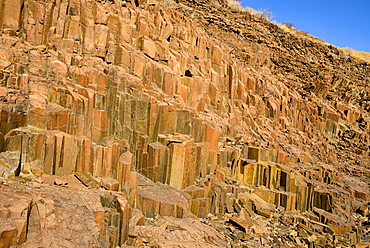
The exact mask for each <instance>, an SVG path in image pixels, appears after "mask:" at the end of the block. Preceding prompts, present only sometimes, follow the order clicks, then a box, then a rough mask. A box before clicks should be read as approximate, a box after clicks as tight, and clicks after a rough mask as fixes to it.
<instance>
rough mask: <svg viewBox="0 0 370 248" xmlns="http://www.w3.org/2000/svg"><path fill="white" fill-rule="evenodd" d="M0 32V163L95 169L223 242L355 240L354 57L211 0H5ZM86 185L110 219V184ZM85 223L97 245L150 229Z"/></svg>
mask: <svg viewBox="0 0 370 248" xmlns="http://www.w3.org/2000/svg"><path fill="white" fill-rule="evenodd" d="M0 31H1V37H0V39H1V40H0V100H1V104H0V111H1V120H0V121H1V122H0V152H1V153H0V176H1V178H4V179H5V178H6V179H9V180H11V179H12V178H14V177H17V176H21V177H22V178H37V177H40V176H41V175H42V174H48V175H58V176H65V175H70V174H75V175H76V176H77V177H78V178H79V179H80V180H81V181H82V183H84V179H83V178H84V177H86V176H89V177H95V178H99V177H100V178H109V179H104V180H101V183H100V184H101V185H102V186H103V187H104V188H106V189H108V190H118V191H120V192H123V193H124V194H125V195H126V196H127V203H128V204H129V205H130V206H131V207H133V208H135V207H136V208H139V209H141V211H142V213H143V214H144V215H145V216H146V217H147V218H157V217H158V216H159V215H160V216H169V217H168V218H169V219H170V217H175V218H188V217H191V216H197V217H199V218H204V219H206V218H207V219H208V220H207V221H208V224H209V225H213V227H214V228H215V229H216V230H218V231H219V232H222V233H223V234H224V235H226V236H228V237H231V238H230V240H228V242H229V244H235V243H238V242H239V243H243V242H244V243H243V244H245V245H247V244H248V245H251V246H256V245H260V246H263V245H265V246H267V247H271V246H270V245H272V244H274V243H278V241H276V239H274V237H275V236H277V235H276V233H275V232H278V236H279V238H280V241H279V242H285V243H287V244H289V245H295V244H300V245H305V246H312V245H318V246H319V245H320V246H325V245H327V246H330V245H331V246H340V245H342V246H349V245H356V244H358V243H359V242H360V241H361V239H363V240H366V237H365V234H366V231H365V230H366V225H367V224H366V223H367V220H366V218H367V216H368V213H367V214H365V213H362V212H361V213H362V214H361V215H356V214H355V211H356V210H357V209H358V208H360V207H364V206H365V207H366V205H367V204H368V202H369V167H368V165H369V161H370V159H369V129H370V116H369V106H368V101H367V100H368V92H369V90H368V82H369V71H370V65H369V64H368V63H367V62H364V61H360V60H357V59H355V58H352V57H348V56H347V55H344V54H343V53H342V52H341V51H340V50H338V49H337V48H335V47H333V46H330V45H327V44H322V43H320V42H317V41H315V40H312V39H308V38H307V37H305V36H298V35H296V34H292V33H291V32H287V31H286V30H285V29H284V28H282V27H279V26H276V25H273V24H271V23H269V22H267V21H266V20H264V19H263V18H260V17H256V16H253V15H251V14H249V13H246V12H238V13H232V12H230V11H229V10H228V8H227V4H226V2H223V1H220V2H219V4H218V5H217V4H214V3H212V2H210V1H204V2H196V1H195V2H192V3H190V2H180V3H175V2H170V1H167V2H166V3H160V2H156V1H153V0H143V1H132V2H126V1H92V0H85V1H74V0H68V1H64V0H63V1H53V0H51V1H34V0H16V1H14V0H4V1H2V2H1V3H0ZM138 173H139V174H138ZM79 175H80V177H79ZM142 175H143V176H145V177H146V178H143V177H142ZM4 179H2V180H4ZM87 180H90V181H89V182H92V180H95V179H89V178H88V179H87ZM97 181H99V179H98V180H97ZM61 185H62V184H61ZM84 185H86V186H90V187H93V186H92V185H96V183H93V184H91V185H90V184H89V183H86V182H85V183H84ZM94 192H95V191H94ZM109 192H110V191H109ZM8 194H10V193H8ZM35 194H36V193H35ZM56 194H57V193H56ZM89 194H93V196H91V199H92V200H91V201H94V200H93V199H95V198H96V197H98V196H99V197H100V198H101V199H100V203H99V204H100V205H101V206H102V208H104V209H106V210H105V211H103V212H102V213H104V214H103V215H104V216H101V218H106V219H112V222H114V221H113V220H117V218H118V219H119V218H122V212H123V210H120V207H119V206H121V205H120V204H121V203H120V200H117V201H116V200H115V199H116V198H115V197H118V196H117V194H118V193H115V194H114V196H111V195H110V194H111V193H104V194H97V193H89ZM107 194H108V195H107ZM36 195H37V194H36ZM36 195H35V197H36ZM118 195H119V194H118ZM50 197H51V196H50ZM58 197H59V195H56V196H55V199H56V198H58ZM94 197H95V198H94ZM99 197H98V198H99ZM112 197H113V198H114V199H113V198H112ZM31 198H32V197H31ZM31 198H30V199H31ZM27 199H28V198H27ZM117 199H118V198H117ZM96 201H97V202H98V200H96ZM122 201H123V200H122ZM27 202H28V203H27V204H28V205H27V204H26V205H27V206H28V207H27V208H29V209H31V207H30V206H32V204H34V203H32V201H28V200H27ZM112 202H115V204H113V205H114V206H112ZM117 202H118V203H117ZM97 204H98V203H97ZM125 209H129V207H128V206H127V208H125ZM29 211H31V210H29ZM127 211H128V210H127ZM119 215H120V216H121V217H117V216H119ZM127 215H130V216H131V214H129V213H128V214H127ZM39 216H41V215H39ZM256 216H257V217H256ZM297 216H298V217H297ZM19 218H20V217H19ZM40 218H41V219H42V218H46V216H45V217H40ZM125 218H127V220H128V218H129V217H127V216H126V217H125ZM259 218H267V219H269V221H270V222H269V224H267V223H265V224H266V225H263V224H258V223H259V222H260V223H263V221H262V220H261V219H259ZM2 219H3V221H8V218H2ZM169 219H168V220H169ZM22 221H23V220H22ZM264 221H266V219H264ZM276 221H277V222H276ZM96 222H97V223H98V228H99V232H100V234H99V235H100V236H99V237H100V238H96V240H95V239H94V241H91V242H103V243H104V242H108V243H110V246H111V247H116V246H120V245H123V243H124V242H125V241H126V240H130V241H127V242H129V243H130V245H132V244H139V243H140V239H141V240H142V237H143V236H148V235H149V234H148V235H146V234H145V235H144V234H142V235H141V234H140V235H139V234H137V235H134V234H133V233H131V234H132V235H131V236H130V239H129V238H128V237H129V233H128V232H129V231H128V229H127V228H128V227H127V228H126V229H123V228H122V222H120V223H121V224H117V221H116V222H115V223H116V224H114V225H111V224H109V225H108V226H105V225H103V224H102V222H101V223H100V224H99V221H98V220H96ZM275 222H276V223H275ZM298 222H299V223H298ZM6 223H8V222H6ZM127 223H128V222H127ZM158 223H159V222H158ZM141 224H142V223H141ZM7 225H8V224H7ZM9 225H12V224H9ZM153 225H154V224H153ZM158 225H161V224H158ZM269 225H270V226H271V225H273V226H274V228H268V227H269ZM221 226H222V227H221ZM225 226H227V228H226V229H225V228H224V227H225ZM262 227H263V228H262ZM265 227H266V228H265ZM288 227H289V228H291V229H292V230H293V229H294V230H293V231H295V232H296V233H293V234H291V233H289V234H288V233H286V232H285V231H282V230H285V229H284V228H288ZM9 228H10V226H9ZM145 228H146V227H145ZM145 228H143V230H144V229H145ZM197 228H198V227H197ZM258 228H260V229H258ZM264 228H265V229H264ZM262 229H264V230H263V231H261V230H262ZM4 230H5V229H4ZM12 230H15V229H14V228H13V229H12ZM37 230H38V231H37V232H43V231H42V230H43V229H42V228H41V229H37ZM132 230H133V229H132ZM132 230H131V231H132ZM302 230H304V231H302ZM8 231H11V230H10V229H9V230H5V231H3V233H4V232H8ZM239 231H241V233H239V234H238V236H235V235H236V234H235V233H238V232H239ZM108 233H109V234H108ZM168 233H172V232H164V231H163V230H162V231H161V232H158V233H157V234H156V235H159V236H161V235H167V234H168ZM233 233H234V234H233ZM248 233H250V234H251V235H252V236H248V237H247V236H245V235H247V234H248ZM4 235H5V234H4ZM4 235H2V236H0V237H1V238H4V237H5V236H4ZM6 235H8V234H6ZM17 235H18V236H17ZM22 235H23V236H22ZM184 235H185V236H186V235H189V234H184ZM233 235H234V236H233ZM264 235H267V236H264ZM274 235H275V236H274ZM320 235H321V236H322V237H324V238H321V236H320ZM10 236H11V237H12V238H10V239H6V240H5V239H3V241H1V242H3V244H2V245H3V246H5V247H6V246H10V245H13V244H20V242H21V241H22V242H21V243H23V242H34V241H32V239H31V236H32V235H31V236H30V241H28V236H27V235H26V236H25V235H24V234H22V232H21V231H17V232H15V231H14V232H13V234H12V235H10ZM10 236H7V237H10ZM36 236H37V235H36ZM149 236H150V235H149ZM318 236H320V238H318ZM197 237H198V238H199V237H201V236H197ZM212 237H213V238H212V239H216V237H214V236H212ZM250 237H252V238H250ZM292 237H294V238H292ZM251 239H253V240H254V241H256V240H259V241H258V242H257V244H256V243H254V241H251ZM262 239H266V241H262ZM19 240H21V241H19ZM181 240H183V239H181ZM146 241H148V242H145V243H150V242H152V241H151V239H147V240H146ZM157 241H158V240H157ZM185 241H186V240H184V242H185ZM17 242H18V243H17ZM35 242H36V241H35ZM37 242H39V241H37ZM56 242H57V243H58V242H59V241H56ZM63 242H64V241H63ZM81 242H82V241H81ZM135 242H136V243H135ZM181 242H182V241H181ZM181 242H180V243H181ZM189 242H190V243H189V244H191V242H193V241H190V240H189ZM220 242H221V241H217V242H213V243H212V242H208V243H207V242H206V244H203V245H207V244H208V245H210V244H213V245H217V244H219V245H221V243H222V242H223V241H222V242H221V243H220ZM248 242H249V243H248ZM108 243H106V244H108ZM175 243H176V242H175ZM180 243H176V245H182V244H180ZM199 244H200V245H201V244H202V243H199ZM222 244H223V243H222ZM79 245H82V246H85V245H86V244H85V243H81V244H80V243H79ZM157 245H159V243H157ZM170 245H171V244H167V246H168V247H169V246H170ZM68 246H69V245H68ZM76 246H78V245H76ZM87 246H89V245H87ZM69 247H72V246H69ZM159 247H166V246H165V244H163V246H159ZM208 247H210V246H208Z"/></svg>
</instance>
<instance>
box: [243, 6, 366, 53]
mask: <svg viewBox="0 0 370 248" xmlns="http://www.w3.org/2000/svg"><path fill="white" fill-rule="evenodd" d="M241 4H242V5H243V6H248V7H252V8H254V9H256V10H258V9H269V10H270V11H271V12H272V13H273V16H274V18H273V20H276V21H277V22H278V23H286V22H290V23H293V24H294V27H295V28H296V29H299V30H301V31H306V32H308V33H310V34H312V35H314V36H316V37H318V38H320V39H322V40H324V41H326V42H328V43H331V44H333V45H334V46H337V47H350V48H352V49H355V50H358V51H364V52H370V0H350V1H348V0H346V1H344V0H336V1H334V0H320V1H318V0H311V1H301V0H295V1H292V0H242V1H241Z"/></svg>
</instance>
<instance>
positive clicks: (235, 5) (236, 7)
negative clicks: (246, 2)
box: [228, 0, 273, 21]
mask: <svg viewBox="0 0 370 248" xmlns="http://www.w3.org/2000/svg"><path fill="white" fill-rule="evenodd" d="M228 5H229V8H230V10H231V11H232V12H248V13H249V14H252V15H255V16H259V17H262V18H265V19H266V20H268V21H271V19H272V18H273V15H272V12H271V11H270V10H268V9H259V10H255V9H253V8H250V7H243V6H242V5H241V3H240V2H239V1H237V0H228Z"/></svg>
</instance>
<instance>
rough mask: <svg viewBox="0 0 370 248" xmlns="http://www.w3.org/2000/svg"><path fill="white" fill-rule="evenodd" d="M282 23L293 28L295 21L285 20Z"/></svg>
mask: <svg viewBox="0 0 370 248" xmlns="http://www.w3.org/2000/svg"><path fill="white" fill-rule="evenodd" d="M282 24H283V25H285V26H288V27H290V28H292V27H293V26H294V23H292V22H284V23H282Z"/></svg>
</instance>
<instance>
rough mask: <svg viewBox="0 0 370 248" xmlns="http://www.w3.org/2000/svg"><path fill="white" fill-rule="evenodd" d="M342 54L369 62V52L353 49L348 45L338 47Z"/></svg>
mask: <svg viewBox="0 0 370 248" xmlns="http://www.w3.org/2000/svg"><path fill="white" fill-rule="evenodd" d="M340 49H341V50H342V51H343V53H344V54H346V55H348V56H353V57H355V58H358V59H361V60H364V61H367V62H370V53H367V52H361V51H356V50H353V49H352V48H349V47H343V48H340Z"/></svg>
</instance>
